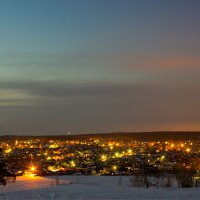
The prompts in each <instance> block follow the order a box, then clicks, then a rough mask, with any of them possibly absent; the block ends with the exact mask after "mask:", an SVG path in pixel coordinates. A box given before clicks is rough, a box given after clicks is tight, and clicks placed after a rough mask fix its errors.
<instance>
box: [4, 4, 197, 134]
mask: <svg viewBox="0 0 200 200" xmlns="http://www.w3.org/2000/svg"><path fill="white" fill-rule="evenodd" d="M199 10H200V1H198V0H168V1H166V0H151V1H149V0H125V1H121V0H57V1H55V0H20V1H18V0H10V1H7V0H2V1H1V2H0V113H1V115H0V134H62V133H64V132H65V130H66V129H69V130H71V131H72V132H73V133H78V134H82V133H96V132H112V131H152V130H200V122H199V119H200V88H199V84H200V79H199V77H200V40H199V35H200V23H199V20H200V12H199Z"/></svg>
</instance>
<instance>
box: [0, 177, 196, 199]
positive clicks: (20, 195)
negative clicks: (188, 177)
mask: <svg viewBox="0 0 200 200" xmlns="http://www.w3.org/2000/svg"><path fill="white" fill-rule="evenodd" d="M199 196H200V188H192V189H179V188H159V189H157V188H148V189H145V188H134V187H131V184H130V177H106V176H105V177H104V176H59V177H48V178H41V177H33V178H29V177H18V178H17V181H16V183H14V184H10V185H8V186H6V187H3V186H0V199H6V200H11V199H12V200H17V199H41V200H42V199H48V200H50V199H82V200H83V199H85V200H86V199H94V200H95V199H98V200H100V199H185V200H186V199H199Z"/></svg>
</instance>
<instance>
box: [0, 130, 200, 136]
mask: <svg viewBox="0 0 200 200" xmlns="http://www.w3.org/2000/svg"><path fill="white" fill-rule="evenodd" d="M120 133H122V134H123V133H124V134H126V133H127V134H129V133H130V134H131V133H133V134H134V133H137V134H138V133H161V134H162V133H200V130H197V131H114V132H96V133H79V134H74V133H72V134H70V135H68V134H32V135H31V134H20V133H16V134H14V133H13V134H1V133H0V137H3V136H22V137H24V136H25V137H29V136H30V137H31V136H44V137H45V136H47V137H48V136H58V137H59V136H79V135H80V136H84V135H101V134H102V135H103V134H120Z"/></svg>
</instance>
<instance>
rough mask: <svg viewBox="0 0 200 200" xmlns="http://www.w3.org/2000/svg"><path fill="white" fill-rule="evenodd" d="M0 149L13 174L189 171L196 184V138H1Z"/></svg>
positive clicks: (199, 145)
mask: <svg viewBox="0 0 200 200" xmlns="http://www.w3.org/2000/svg"><path fill="white" fill-rule="evenodd" d="M0 148H1V162H3V163H5V166H6V169H7V171H9V172H10V173H11V174H14V175H15V176H22V175H34V176H37V175H38V176H49V175H105V176H119V175H120V176H131V175H136V174H144V173H145V174H158V173H164V174H165V175H166V174H176V175H177V174H178V175H183V174H184V175H185V173H186V172H188V173H189V172H190V173H191V174H192V178H193V179H195V180H196V182H195V184H196V186H197V185H198V186H199V180H200V141H198V140H196V141H192V140H185V141H147V142H145V141H136V140H131V139H129V140H127V139H121V138H116V137H113V138H106V139H105V138H99V139H98V138H95V137H92V136H91V137H86V138H81V139H78V138H70V139H69V140H66V139H64V140H63V139H59V138H56V139H49V138H48V137H46V138H45V137H44V138H39V137H38V138H37V137H35V138H34V139H33V138H31V139H19V140H11V139H10V140H7V141H1V143H0ZM178 172H179V173H178ZM181 173H182V174H181Z"/></svg>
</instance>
